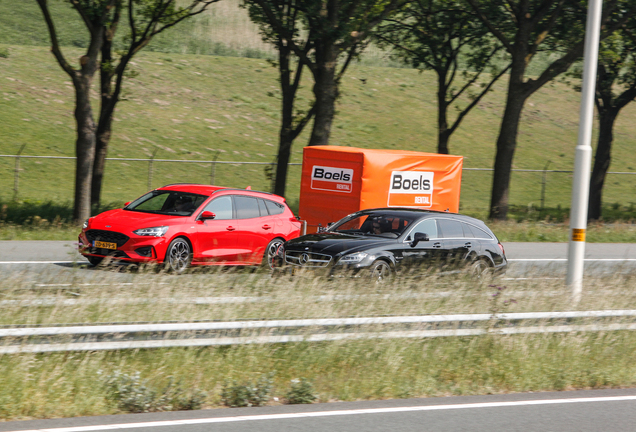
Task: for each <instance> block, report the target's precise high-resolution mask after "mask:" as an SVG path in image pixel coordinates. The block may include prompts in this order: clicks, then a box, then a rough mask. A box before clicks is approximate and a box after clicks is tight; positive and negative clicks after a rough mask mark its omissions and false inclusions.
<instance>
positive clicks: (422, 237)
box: [411, 232, 429, 247]
mask: <svg viewBox="0 0 636 432" xmlns="http://www.w3.org/2000/svg"><path fill="white" fill-rule="evenodd" d="M428 240H429V238H428V234H425V233H422V232H416V233H415V234H414V235H413V241H411V247H415V246H417V244H418V243H419V242H427V241H428Z"/></svg>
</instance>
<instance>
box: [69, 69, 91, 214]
mask: <svg viewBox="0 0 636 432" xmlns="http://www.w3.org/2000/svg"><path fill="white" fill-rule="evenodd" d="M91 81H92V77H91V76H89V75H85V74H81V73H78V74H77V75H76V77H75V79H74V85H75V121H76V122H77V140H76V141H75V154H76V156H77V158H76V162H75V206H74V209H73V220H74V221H75V222H76V223H80V222H83V221H84V220H86V219H88V218H89V217H90V215H91V178H92V175H93V161H94V159H95V129H96V128H95V120H94V119H93V110H92V108H91V103H90V88H91Z"/></svg>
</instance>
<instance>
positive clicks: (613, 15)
mask: <svg viewBox="0 0 636 432" xmlns="http://www.w3.org/2000/svg"><path fill="white" fill-rule="evenodd" d="M466 1H467V2H468V4H470V5H471V7H472V8H473V10H474V11H475V13H476V14H477V16H478V17H479V18H480V20H481V21H482V22H483V23H484V25H486V26H487V27H488V29H489V30H490V32H491V34H492V35H493V36H494V37H495V38H496V39H498V40H499V42H500V43H501V44H502V45H503V46H504V49H505V50H506V51H507V53H508V54H509V55H510V58H511V60H510V79H509V81H508V92H507V94H506V103H505V109H504V114H503V117H502V121H501V127H500V130H499V136H498V139H497V149H496V155H495V165H494V175H493V185H492V193H491V200H490V218H493V219H505V218H506V216H507V213H508V192H509V187H510V174H511V169H512V162H513V159H514V153H515V150H516V146H517V134H518V130H519V122H520V119H521V113H522V111H523V107H524V104H525V101H526V100H527V99H528V98H529V97H530V96H531V95H532V94H533V93H534V92H536V91H537V90H538V89H540V88H541V87H542V86H543V85H545V84H546V83H548V82H550V81H551V80H553V79H554V78H556V77H557V76H559V75H560V74H562V73H564V72H566V71H567V70H568V68H569V67H570V66H571V65H572V64H573V63H574V62H575V61H576V60H577V59H579V58H580V57H581V56H582V54H583V46H584V41H585V22H586V20H585V17H586V12H587V7H586V5H587V2H586V1H584V0H517V1H512V0H506V1H504V0H499V1H492V0H466ZM634 11H636V5H635V4H634V2H633V1H630V0H608V1H606V2H605V4H604V13H603V26H604V29H605V30H604V32H603V34H602V37H607V36H608V35H609V34H611V33H612V32H613V31H614V30H615V29H617V28H618V27H620V26H621V25H622V24H623V23H624V22H625V21H626V19H627V18H628V17H629V16H630V14H633V13H634ZM544 51H550V52H551V53H552V56H553V57H550V58H549V61H548V62H547V66H545V67H543V68H542V70H541V71H540V72H539V74H538V76H536V77H531V76H529V75H528V73H527V72H528V67H529V65H530V64H531V62H532V61H533V60H534V59H536V57H537V55H538V54H540V53H542V52H544Z"/></svg>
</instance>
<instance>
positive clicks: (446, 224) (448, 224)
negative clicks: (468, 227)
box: [437, 219, 464, 238]
mask: <svg viewBox="0 0 636 432" xmlns="http://www.w3.org/2000/svg"><path fill="white" fill-rule="evenodd" d="M437 223H438V225H439V230H440V234H441V237H442V238H463V237H464V230H463V229H462V224H461V222H459V221H456V220H452V219H438V221H437Z"/></svg>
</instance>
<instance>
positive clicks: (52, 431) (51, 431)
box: [8, 396, 636, 432]
mask: <svg viewBox="0 0 636 432" xmlns="http://www.w3.org/2000/svg"><path fill="white" fill-rule="evenodd" d="M633 400H636V396H606V397H591V398H569V399H547V400H529V401H512V402H482V403H470V404H451V405H426V406H415V407H392V408H369V409H357V410H336V411H314V412H306V413H288V414H263V415H243V416H235V417H215V418H202V419H185V420H166V421H155V422H152V421H151V422H140V423H118V424H111V425H93V426H74V427H61V428H47V429H30V430H23V431H8V432H85V431H101V430H116V429H141V428H153V427H163V426H186V425H198V424H211V423H232V422H240V421H261V420H287V419H302V418H308V417H333V416H343V415H360V414H391V413H400V412H417V411H444V410H454V409H479V408H500V407H516V406H533V405H557V404H572V403H590V402H623V401H633Z"/></svg>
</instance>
